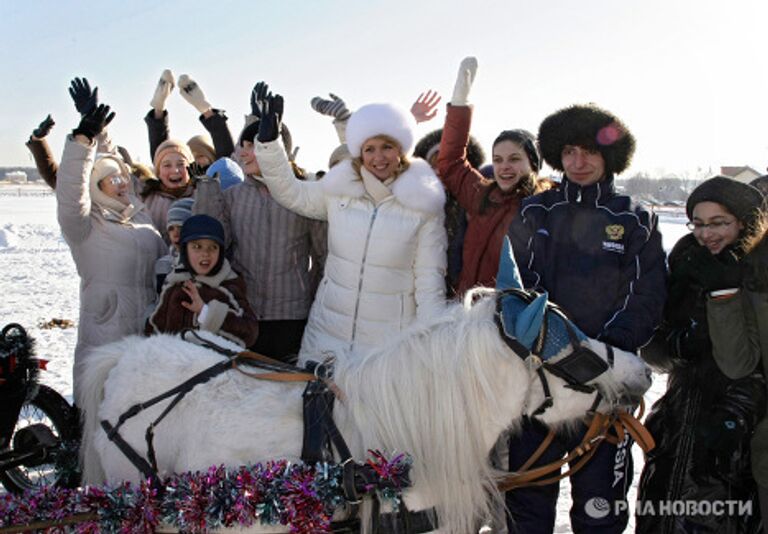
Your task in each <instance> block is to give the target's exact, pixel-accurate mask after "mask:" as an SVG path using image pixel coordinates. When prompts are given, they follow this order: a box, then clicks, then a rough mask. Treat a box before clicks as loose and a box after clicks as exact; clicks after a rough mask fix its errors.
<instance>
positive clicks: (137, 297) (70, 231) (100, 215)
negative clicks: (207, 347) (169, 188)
mask: <svg viewBox="0 0 768 534" xmlns="http://www.w3.org/2000/svg"><path fill="white" fill-rule="evenodd" d="M95 152H96V145H95V143H93V144H91V145H90V146H84V145H82V144H80V143H78V142H77V141H75V140H74V139H73V138H72V137H71V136H70V137H69V138H68V139H67V142H66V144H65V147H64V154H63V156H62V158H61V163H60V165H59V170H58V181H57V184H56V202H57V205H58V220H59V224H60V226H61V232H62V234H63V235H64V239H65V240H66V242H67V244H68V245H69V248H70V251H71V252H72V258H73V259H74V261H75V265H76V267H77V273H78V274H79V275H80V320H79V324H78V335H77V346H76V348H75V368H74V381H73V384H74V390H75V402H77V400H78V382H79V376H80V374H81V369H82V368H83V366H84V365H86V362H87V356H88V351H89V349H91V348H93V347H97V346H99V345H103V344H105V343H109V342H112V341H116V340H118V339H121V338H122V337H124V336H127V335H130V334H140V333H141V332H142V331H143V330H144V319H145V317H146V314H147V312H148V310H149V308H150V306H151V305H152V303H153V301H154V299H155V297H156V292H155V278H154V264H155V260H157V258H159V257H160V256H162V255H163V254H165V244H164V243H163V240H162V238H161V237H160V234H159V233H158V232H157V230H155V228H154V226H153V225H152V220H151V218H150V216H149V215H148V214H147V213H146V212H145V211H144V209H143V205H142V203H141V201H140V200H139V199H138V198H136V197H133V196H132V198H131V204H132V206H129V207H128V208H126V210H124V211H123V212H122V213H118V212H117V211H114V210H112V209H108V208H104V207H101V206H100V205H99V204H96V203H94V202H92V200H91V194H90V191H89V182H90V175H91V169H92V167H93V163H94V157H95Z"/></svg>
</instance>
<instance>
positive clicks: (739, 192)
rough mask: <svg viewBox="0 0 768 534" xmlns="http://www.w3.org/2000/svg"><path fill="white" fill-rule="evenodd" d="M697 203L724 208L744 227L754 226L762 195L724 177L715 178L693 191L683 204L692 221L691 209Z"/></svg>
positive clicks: (752, 187)
mask: <svg viewBox="0 0 768 534" xmlns="http://www.w3.org/2000/svg"><path fill="white" fill-rule="evenodd" d="M699 202H716V203H718V204H721V205H723V206H725V208H726V209H727V210H728V211H730V212H731V213H733V215H734V216H735V217H736V218H737V219H738V220H739V221H741V222H742V223H744V224H745V225H746V226H751V225H752V224H754V222H755V220H756V219H757V216H758V215H759V211H760V207H761V206H762V205H763V194H762V193H761V192H760V190H759V189H757V188H756V187H754V186H752V185H749V184H745V183H742V182H739V181H738V180H734V179H733V178H728V177H726V176H715V177H714V178H710V179H709V180H707V181H705V182H702V183H701V184H699V185H698V187H696V189H694V190H693V191H692V192H691V194H690V196H689V197H688V200H687V202H686V203H685V213H686V215H688V219H690V220H693V208H695V207H696V204H698V203H699Z"/></svg>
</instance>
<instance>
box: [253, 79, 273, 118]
mask: <svg viewBox="0 0 768 534" xmlns="http://www.w3.org/2000/svg"><path fill="white" fill-rule="evenodd" d="M271 96H272V93H270V92H269V85H267V84H266V83H265V82H259V83H257V84H256V85H254V86H253V90H252V91H251V115H255V116H256V117H258V118H259V119H261V117H262V115H264V108H265V106H266V105H267V99H268V98H269V97H271Z"/></svg>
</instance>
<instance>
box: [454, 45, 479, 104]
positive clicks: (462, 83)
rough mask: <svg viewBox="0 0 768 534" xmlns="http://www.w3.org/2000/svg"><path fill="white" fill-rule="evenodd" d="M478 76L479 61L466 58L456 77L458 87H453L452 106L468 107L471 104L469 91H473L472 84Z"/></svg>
mask: <svg viewBox="0 0 768 534" xmlns="http://www.w3.org/2000/svg"><path fill="white" fill-rule="evenodd" d="M476 74H477V59H476V58H474V57H471V56H470V57H465V58H464V59H463V60H462V61H461V65H459V72H458V74H457V75H456V85H454V86H453V96H452V97H451V105H452V106H466V105H468V103H469V90H470V89H472V83H473V82H474V81H475V75H476Z"/></svg>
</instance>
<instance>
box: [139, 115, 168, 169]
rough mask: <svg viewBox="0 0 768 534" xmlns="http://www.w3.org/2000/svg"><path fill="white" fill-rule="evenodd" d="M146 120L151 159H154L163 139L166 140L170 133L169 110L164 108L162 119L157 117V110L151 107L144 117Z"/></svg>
mask: <svg viewBox="0 0 768 534" xmlns="http://www.w3.org/2000/svg"><path fill="white" fill-rule="evenodd" d="M144 122H145V123H147V134H149V159H150V160H152V161H154V159H155V151H156V150H157V147H159V146H160V144H161V143H162V142H163V141H166V140H167V139H168V137H169V135H170V134H169V131H168V110H163V118H162V119H156V118H155V110H154V109H150V110H149V113H147V115H146V116H145V117H144Z"/></svg>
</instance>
